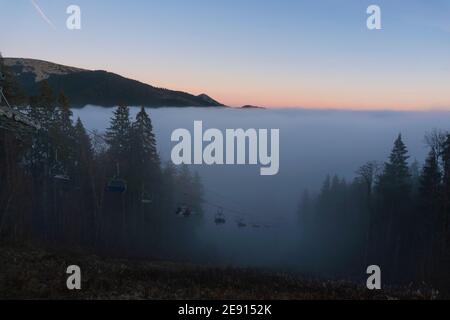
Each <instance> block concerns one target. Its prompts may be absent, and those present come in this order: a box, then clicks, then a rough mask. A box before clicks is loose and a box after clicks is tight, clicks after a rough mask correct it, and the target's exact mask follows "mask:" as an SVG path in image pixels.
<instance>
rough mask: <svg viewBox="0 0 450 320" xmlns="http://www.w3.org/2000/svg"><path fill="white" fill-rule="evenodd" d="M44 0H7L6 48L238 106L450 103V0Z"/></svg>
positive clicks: (0, 23)
mask: <svg viewBox="0 0 450 320" xmlns="http://www.w3.org/2000/svg"><path fill="white" fill-rule="evenodd" d="M34 2H35V4H37V6H36V5H34V4H33V1H31V0H14V1H11V0H0V14H1V16H0V51H1V52H2V54H3V55H4V56H6V57H28V58H36V59H42V60H48V61H52V62H57V63H61V64H66V65H71V66H77V67H82V68H88V69H104V70H108V71H111V72H115V73H119V74H121V75H123V76H126V77H129V78H133V79H136V80H140V81H142V82H146V83H149V84H151V85H154V86H158V87H167V88H170V89H176V90H183V91H188V92H190V93H193V94H200V93H206V94H208V95H210V96H211V97H213V98H215V99H216V100H219V101H221V102H222V103H225V104H228V105H232V106H240V105H244V104H254V105H262V106H267V107H307V108H350V109H397V110H411V109H413V110H424V109H426V110H428V109H446V110H450V1H446V0H396V1H393V0H389V1H379V0H371V1H365V0H346V1H344V0H341V1H339V0H320V1H319V0H309V1H301V0H150V1H149V0H145V1H144V0H141V1H140V0H130V1H107V0H101V1H100V0H97V1H93V0H70V1H66V0H60V1H54V0H53V1H52V0H34ZM70 4H76V5H79V6H80V7H81V11H82V29H81V30H80V31H70V30H68V29H67V28H66V25H65V21H66V19H67V16H68V15H67V14H66V8H67V6H68V5H70ZM370 4H377V5H379V6H380V7H381V9H382V27H383V29H382V30H380V31H369V30H368V29H367V28H366V19H367V14H366V9H367V7H368V5H370ZM37 7H39V8H40V9H41V10H42V11H39V9H38V8H37ZM44 15H45V17H44Z"/></svg>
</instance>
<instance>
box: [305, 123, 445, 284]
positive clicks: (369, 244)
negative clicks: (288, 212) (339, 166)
mask: <svg viewBox="0 0 450 320" xmlns="http://www.w3.org/2000/svg"><path fill="white" fill-rule="evenodd" d="M425 141H426V143H427V145H428V146H429V149H430V150H429V154H428V157H427V158H426V161H425V163H424V165H423V166H422V167H420V165H419V164H418V162H417V161H413V162H412V163H409V158H410V157H409V155H408V150H407V147H406V145H405V144H404V142H403V140H402V136H401V135H399V136H398V138H397V139H396V141H395V143H394V147H393V149H392V151H391V154H390V156H389V159H388V160H387V161H386V162H385V163H384V164H379V163H377V162H375V161H372V162H368V163H366V164H365V165H363V166H362V167H361V168H359V169H358V170H357V172H356V177H355V179H354V180H353V181H351V182H347V181H346V180H345V179H342V178H340V177H338V176H334V177H331V176H328V177H327V178H326V180H325V182H324V183H323V186H322V188H321V190H320V192H318V194H316V195H312V194H311V193H309V192H308V191H305V192H304V194H303V196H302V199H301V201H300V206H299V217H300V222H301V226H302V227H301V234H302V238H303V241H305V243H307V246H309V248H310V249H311V250H316V251H318V252H321V258H323V259H324V260H323V261H320V262H321V263H324V262H325V264H326V265H329V266H330V267H333V272H336V273H339V274H340V275H347V276H352V275H356V274H361V272H362V271H361V270H365V269H364V268H367V266H369V265H379V266H380V267H381V269H382V271H383V277H384V278H385V279H386V280H387V281H391V282H421V281H423V282H426V283H439V284H441V285H442V284H443V283H446V284H447V285H448V284H449V275H450V272H449V271H448V270H449V269H448V267H449V254H450V250H449V249H450V247H449V244H450V242H449V240H450V230H449V225H448V223H449V220H448V219H449V213H450V134H449V133H447V132H443V131H438V130H434V131H432V132H431V133H429V134H427V136H426V138H425ZM316 263H319V261H318V260H316ZM324 271H325V270H324ZM327 271H329V270H327Z"/></svg>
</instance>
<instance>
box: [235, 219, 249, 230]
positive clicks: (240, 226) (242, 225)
mask: <svg viewBox="0 0 450 320" xmlns="http://www.w3.org/2000/svg"><path fill="white" fill-rule="evenodd" d="M237 226H238V227H239V228H246V227H247V224H246V223H245V222H244V221H242V220H238V222H237Z"/></svg>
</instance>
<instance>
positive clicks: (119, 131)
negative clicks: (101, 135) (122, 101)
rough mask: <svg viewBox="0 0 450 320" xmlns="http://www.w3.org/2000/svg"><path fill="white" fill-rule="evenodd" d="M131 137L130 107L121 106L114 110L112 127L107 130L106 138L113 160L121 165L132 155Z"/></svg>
mask: <svg viewBox="0 0 450 320" xmlns="http://www.w3.org/2000/svg"><path fill="white" fill-rule="evenodd" d="M130 138H131V121H130V109H129V108H128V107H127V106H119V107H117V109H116V110H115V111H114V114H113V118H112V120H111V124H110V127H109V128H108V130H107V131H106V140H107V142H108V144H109V154H110V155H111V157H112V160H113V161H115V162H117V163H119V164H120V165H123V164H124V163H125V162H126V159H127V158H128V156H129V155H130Z"/></svg>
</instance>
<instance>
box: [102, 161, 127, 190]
mask: <svg viewBox="0 0 450 320" xmlns="http://www.w3.org/2000/svg"><path fill="white" fill-rule="evenodd" d="M119 177H120V168H119V164H118V163H117V165H116V176H115V177H114V178H112V179H110V180H109V182H108V184H107V185H106V188H105V189H106V191H107V192H111V193H124V192H125V191H127V182H126V181H125V180H124V179H121V178H119Z"/></svg>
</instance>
